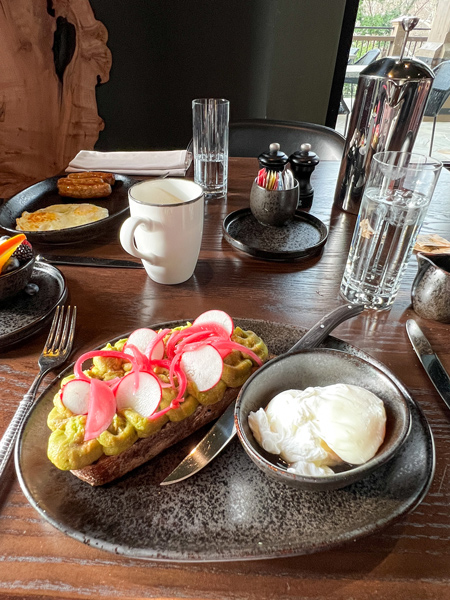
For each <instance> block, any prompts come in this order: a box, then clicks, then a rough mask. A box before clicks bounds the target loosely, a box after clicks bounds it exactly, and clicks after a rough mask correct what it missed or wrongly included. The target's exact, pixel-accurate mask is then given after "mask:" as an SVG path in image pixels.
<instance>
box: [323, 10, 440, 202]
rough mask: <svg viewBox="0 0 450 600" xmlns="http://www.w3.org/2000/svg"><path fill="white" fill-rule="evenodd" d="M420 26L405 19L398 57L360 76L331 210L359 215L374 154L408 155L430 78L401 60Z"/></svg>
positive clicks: (416, 63) (421, 66)
mask: <svg viewBox="0 0 450 600" xmlns="http://www.w3.org/2000/svg"><path fill="white" fill-rule="evenodd" d="M418 22H419V19H418V18H417V17H404V19H403V20H402V27H403V29H404V31H405V39H404V42H403V46H402V50H401V54H400V57H386V58H382V59H380V60H376V61H374V62H373V63H371V64H370V65H368V66H367V67H366V68H365V69H364V70H363V71H361V73H360V76H359V80H358V86H357V90H356V96H355V103H354V106H353V110H352V116H351V119H350V125H349V129H348V134H347V140H346V143H345V147H344V152H343V157H342V162H341V168H340V171H339V176H338V181H337V185H336V192H335V197H334V204H335V206H337V207H338V208H340V209H342V210H345V211H347V212H350V213H354V214H357V213H358V211H359V206H360V203H361V199H362V196H363V193H364V187H365V184H366V181H367V177H368V175H369V170H370V164H371V161H372V157H373V155H374V154H375V153H376V152H383V151H385V150H399V151H403V152H411V151H412V148H413V146H414V142H415V140H416V136H417V132H418V130H419V127H420V124H421V122H422V117H423V113H424V111H425V106H426V103H427V99H428V95H429V92H430V89H431V84H432V82H433V79H434V74H433V72H432V71H431V69H430V68H429V67H428V66H427V65H426V64H425V63H424V62H422V61H421V60H418V59H415V58H409V57H406V58H404V52H405V48H406V42H407V39H408V35H409V32H410V31H412V30H413V29H414V27H415V26H416V25H417V23H418Z"/></svg>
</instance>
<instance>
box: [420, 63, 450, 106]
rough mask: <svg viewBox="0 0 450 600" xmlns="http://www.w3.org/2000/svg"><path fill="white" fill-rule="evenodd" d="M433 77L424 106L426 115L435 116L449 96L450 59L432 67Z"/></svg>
mask: <svg viewBox="0 0 450 600" xmlns="http://www.w3.org/2000/svg"><path fill="white" fill-rule="evenodd" d="M434 74H435V77H434V79H433V83H432V85H431V90H430V95H429V96H428V101H427V105H426V108H425V116H426V117H435V116H437V114H438V113H439V112H440V110H441V108H442V107H443V106H444V104H445V102H446V100H447V98H448V97H449V96H450V60H447V61H445V62H443V63H441V64H440V65H438V66H437V67H436V68H435V69H434Z"/></svg>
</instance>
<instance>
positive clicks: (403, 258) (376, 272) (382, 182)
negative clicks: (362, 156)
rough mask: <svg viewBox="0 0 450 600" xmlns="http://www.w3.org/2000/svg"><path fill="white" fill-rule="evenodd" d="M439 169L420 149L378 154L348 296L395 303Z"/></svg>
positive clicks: (353, 250) (352, 256)
mask: <svg viewBox="0 0 450 600" xmlns="http://www.w3.org/2000/svg"><path fill="white" fill-rule="evenodd" d="M441 168H442V163H440V162H439V161H437V160H434V159H432V158H430V157H426V156H423V155H421V154H412V153H409V152H397V151H389V152H379V153H378V154H375V155H374V157H373V159H372V163H371V165H370V174H369V177H368V180H367V183H366V187H365V190H364V196H363V199H362V202H361V206H360V209H359V214H358V219H357V221H356V226H355V231H354V233H353V239H352V243H351V247H350V252H349V255H348V259H347V265H346V267H345V272H344V276H343V278H342V283H341V294H342V295H343V296H344V298H346V300H349V301H350V302H356V303H364V304H365V305H366V307H367V308H373V309H378V310H386V309H389V308H391V306H392V303H393V302H394V300H395V297H396V295H397V292H398V290H399V287H400V282H401V279H402V277H403V274H404V272H405V270H406V267H407V264H408V261H409V258H410V256H411V253H412V250H413V247H414V244H415V241H416V238H417V234H418V233H419V230H420V227H421V225H422V223H423V220H424V218H425V215H426V212H427V209H428V205H429V204H430V200H431V197H432V195H433V192H434V188H435V185H436V182H437V180H438V177H439V173H440V171H441Z"/></svg>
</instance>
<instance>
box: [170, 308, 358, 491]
mask: <svg viewBox="0 0 450 600" xmlns="http://www.w3.org/2000/svg"><path fill="white" fill-rule="evenodd" d="M363 310H364V305H363V304H356V305H348V304H347V305H344V306H339V307H338V308H336V309H335V310H333V311H332V312H331V313H329V314H327V315H325V316H324V317H323V318H322V319H320V321H318V322H317V323H316V324H315V325H313V326H312V327H311V329H310V330H309V331H307V332H306V333H305V335H304V336H303V337H302V338H301V339H300V340H299V341H298V342H297V343H296V344H295V345H294V346H293V347H292V348H291V349H290V350H289V352H296V351H297V350H306V349H309V348H315V347H317V346H318V345H319V344H320V343H321V342H323V340H324V339H325V338H326V337H327V336H328V334H329V333H330V332H331V331H332V330H333V329H334V328H335V327H337V326H338V325H339V324H340V323H342V322H343V321H346V320H347V319H350V318H351V317H355V316H356V315H359V314H360V313H361V312H362V311H363ZM234 405H235V403H234V402H232V403H231V404H230V406H229V407H228V408H227V410H226V411H225V412H224V413H223V415H222V416H221V417H219V419H218V420H217V421H216V423H215V424H214V425H213V426H212V427H211V429H210V430H209V431H208V433H207V434H206V435H205V436H204V437H203V438H202V439H201V440H200V442H199V443H198V444H197V445H196V446H195V448H193V449H192V450H191V451H190V453H189V454H188V455H187V456H186V457H185V458H184V459H183V460H182V461H181V462H180V464H179V465H178V466H177V467H175V469H174V470H173V471H172V472H171V473H170V474H169V475H168V476H167V477H166V478H165V479H164V480H163V481H161V483H160V485H171V484H173V483H178V482H180V481H183V480H184V479H188V477H191V475H195V474H196V473H198V472H199V471H200V470H201V469H203V467H206V465H207V464H209V463H210V462H211V461H212V460H213V459H214V458H215V457H216V456H217V455H218V454H220V452H222V450H223V449H224V448H225V446H227V445H228V443H229V442H231V440H232V439H233V438H234V436H235V435H236V428H235V426H234Z"/></svg>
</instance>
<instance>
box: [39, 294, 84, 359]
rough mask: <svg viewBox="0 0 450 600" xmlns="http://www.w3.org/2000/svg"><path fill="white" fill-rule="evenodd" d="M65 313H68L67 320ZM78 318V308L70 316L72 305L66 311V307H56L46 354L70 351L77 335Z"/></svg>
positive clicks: (74, 308)
mask: <svg viewBox="0 0 450 600" xmlns="http://www.w3.org/2000/svg"><path fill="white" fill-rule="evenodd" d="M64 312H66V316H65V319H64ZM76 316H77V307H76V306H74V307H73V309H72V315H71V314H70V305H69V306H68V307H67V310H66V311H65V307H64V306H57V307H56V311H55V315H54V317H53V322H52V326H51V328H50V333H49V334H48V338H47V341H46V342H45V347H44V352H45V353H46V354H48V353H54V352H57V351H60V352H62V351H64V350H67V351H70V349H71V348H72V344H73V337H74V333H75V321H76Z"/></svg>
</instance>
